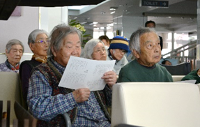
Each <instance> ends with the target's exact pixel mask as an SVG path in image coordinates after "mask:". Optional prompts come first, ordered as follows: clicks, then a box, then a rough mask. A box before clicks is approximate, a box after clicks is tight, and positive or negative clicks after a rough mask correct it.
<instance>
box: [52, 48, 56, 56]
mask: <svg viewBox="0 0 200 127" xmlns="http://www.w3.org/2000/svg"><path fill="white" fill-rule="evenodd" d="M51 52H52V53H53V56H54V57H56V52H55V50H54V48H53V47H51Z"/></svg>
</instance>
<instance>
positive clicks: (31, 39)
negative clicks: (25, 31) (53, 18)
mask: <svg viewBox="0 0 200 127" xmlns="http://www.w3.org/2000/svg"><path fill="white" fill-rule="evenodd" d="M38 34H46V35H47V37H48V33H47V32H46V31H45V30H41V29H35V30H33V31H32V32H31V33H30V34H29V36H28V45H29V44H30V43H35V40H36V37H37V35H38Z"/></svg>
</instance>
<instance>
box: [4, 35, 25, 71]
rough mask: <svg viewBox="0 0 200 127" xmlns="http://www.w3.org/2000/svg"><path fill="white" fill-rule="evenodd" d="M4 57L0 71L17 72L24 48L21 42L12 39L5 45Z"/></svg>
mask: <svg viewBox="0 0 200 127" xmlns="http://www.w3.org/2000/svg"><path fill="white" fill-rule="evenodd" d="M5 52H6V56H7V60H6V61H5V63H1V64H0V71H4V72H16V73H18V72H19V65H20V63H19V62H20V60H21V57H22V55H23V52H24V46H23V44H22V42H21V41H19V40H17V39H12V40H10V41H8V43H7V44H6V51H5Z"/></svg>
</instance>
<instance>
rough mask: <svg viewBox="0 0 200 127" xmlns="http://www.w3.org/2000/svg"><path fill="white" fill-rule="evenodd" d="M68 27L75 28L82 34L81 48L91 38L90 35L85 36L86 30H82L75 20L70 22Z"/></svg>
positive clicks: (82, 27) (81, 26)
mask: <svg viewBox="0 0 200 127" xmlns="http://www.w3.org/2000/svg"><path fill="white" fill-rule="evenodd" d="M69 25H70V26H73V27H76V28H77V29H79V30H80V31H81V32H82V39H83V40H82V47H84V46H85V44H86V43H87V41H88V40H90V39H91V38H92V36H91V35H90V34H86V30H85V28H84V25H82V24H80V23H79V22H78V21H76V20H75V19H73V20H70V22H69Z"/></svg>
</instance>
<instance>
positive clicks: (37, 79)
mask: <svg viewBox="0 0 200 127" xmlns="http://www.w3.org/2000/svg"><path fill="white" fill-rule="evenodd" d="M51 33H52V34H51V36H50V39H51V40H50V46H49V55H50V57H49V59H48V61H47V62H46V63H43V64H40V65H39V66H37V67H36V68H34V70H33V71H32V75H31V77H30V81H29V89H28V95H27V102H28V106H29V111H30V112H31V113H32V114H33V116H34V117H36V118H37V119H38V122H37V127H47V126H48V127H57V126H59V127H64V126H65V121H64V118H63V117H62V116H61V115H59V114H64V113H68V114H69V116H70V119H71V122H72V126H74V127H79V126H103V127H109V126H110V115H109V113H108V110H107V107H109V106H110V105H111V96H112V94H111V87H112V85H114V84H115V82H116V80H117V79H116V75H115V74H114V73H113V72H107V73H105V74H104V75H103V76H102V79H104V81H105V82H106V83H107V84H108V85H106V87H105V88H104V89H103V90H101V91H90V90H89V89H88V88H80V89H76V90H73V89H69V88H64V87H59V86H58V85H59V82H60V79H61V78H62V75H63V73H64V70H65V67H66V66H67V64H68V61H69V58H70V56H76V57H79V56H80V54H81V33H80V31H78V30H77V29H76V28H74V27H71V26H66V25H64V24H61V25H58V26H56V27H55V28H54V29H53V31H52V32H51ZM95 51H96V50H95ZM74 85H76V84H74ZM94 85H95V84H94Z"/></svg>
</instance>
